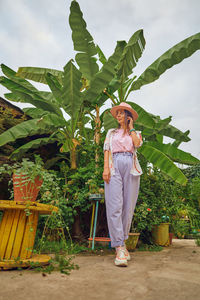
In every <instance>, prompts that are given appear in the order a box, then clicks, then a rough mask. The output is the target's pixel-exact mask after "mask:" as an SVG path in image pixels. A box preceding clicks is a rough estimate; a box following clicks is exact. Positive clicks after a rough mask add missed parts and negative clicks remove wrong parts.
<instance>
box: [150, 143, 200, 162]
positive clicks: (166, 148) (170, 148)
mask: <svg viewBox="0 0 200 300" xmlns="http://www.w3.org/2000/svg"><path fill="white" fill-rule="evenodd" d="M148 145H149V146H152V147H154V148H156V149H158V150H160V151H161V152H163V153H165V154H166V155H167V156H168V157H169V158H170V159H171V160H173V161H174V162H178V163H181V164H186V165H195V164H197V163H199V160H198V159H197V158H196V157H194V156H192V155H191V154H190V153H187V152H184V151H182V150H180V149H178V148H177V147H175V146H174V145H172V144H162V143H159V142H149V143H148Z"/></svg>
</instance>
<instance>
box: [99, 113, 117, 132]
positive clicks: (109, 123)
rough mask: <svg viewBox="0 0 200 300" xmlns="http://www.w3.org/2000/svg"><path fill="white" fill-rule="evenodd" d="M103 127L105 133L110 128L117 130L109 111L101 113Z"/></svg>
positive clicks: (115, 121) (115, 122) (114, 120)
mask: <svg viewBox="0 0 200 300" xmlns="http://www.w3.org/2000/svg"><path fill="white" fill-rule="evenodd" d="M103 126H104V128H105V130H106V131H108V130H109V129H111V128H117V127H118V123H117V120H116V119H115V118H113V116H112V115H111V113H110V111H109V110H107V111H105V112H104V113H103Z"/></svg>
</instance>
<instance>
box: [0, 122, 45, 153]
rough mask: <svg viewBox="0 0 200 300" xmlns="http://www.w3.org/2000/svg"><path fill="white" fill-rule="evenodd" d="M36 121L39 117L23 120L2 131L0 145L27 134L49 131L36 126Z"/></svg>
mask: <svg viewBox="0 0 200 300" xmlns="http://www.w3.org/2000/svg"><path fill="white" fill-rule="evenodd" d="M38 121H39V119H34V120H28V121H24V122H22V123H20V124H17V125H16V126H13V127H11V128H10V129H8V130H6V131H5V132H3V133H2V134H1V135H0V147H1V146H3V145H5V144H7V143H10V142H14V141H16V140H17V139H20V138H24V137H27V136H32V135H35V134H44V133H49V130H46V129H45V128H40V127H38V126H37V122H38Z"/></svg>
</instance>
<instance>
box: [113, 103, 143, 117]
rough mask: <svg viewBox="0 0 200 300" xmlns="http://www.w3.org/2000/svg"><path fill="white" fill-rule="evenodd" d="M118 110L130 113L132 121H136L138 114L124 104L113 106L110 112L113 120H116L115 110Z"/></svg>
mask: <svg viewBox="0 0 200 300" xmlns="http://www.w3.org/2000/svg"><path fill="white" fill-rule="evenodd" d="M119 109H126V110H128V111H130V113H131V114H132V116H133V120H134V121H136V120H137V118H138V113H137V112H136V111H135V110H134V109H133V108H132V107H131V106H130V105H129V104H128V103H126V102H121V103H120V104H119V105H116V106H113V107H112V108H111V110H110V112H111V114H112V116H113V117H114V118H116V112H117V110H119Z"/></svg>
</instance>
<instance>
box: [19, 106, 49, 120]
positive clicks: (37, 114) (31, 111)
mask: <svg viewBox="0 0 200 300" xmlns="http://www.w3.org/2000/svg"><path fill="white" fill-rule="evenodd" d="M22 110H23V112H24V113H25V114H26V115H28V116H30V117H31V118H33V119H37V118H41V117H43V116H44V115H46V114H47V113H48V112H46V111H44V110H43V109H40V108H36V107H25V108H23V109H22Z"/></svg>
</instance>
